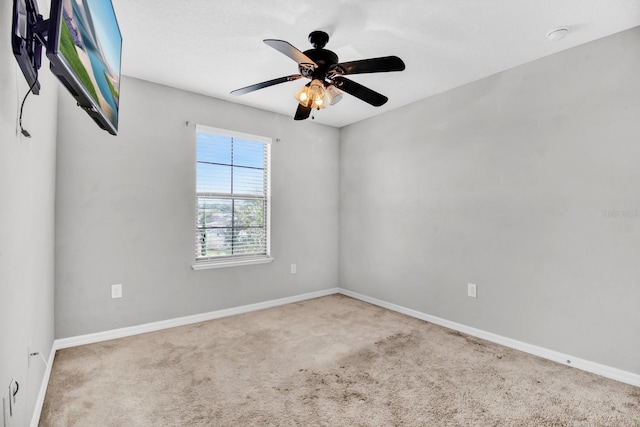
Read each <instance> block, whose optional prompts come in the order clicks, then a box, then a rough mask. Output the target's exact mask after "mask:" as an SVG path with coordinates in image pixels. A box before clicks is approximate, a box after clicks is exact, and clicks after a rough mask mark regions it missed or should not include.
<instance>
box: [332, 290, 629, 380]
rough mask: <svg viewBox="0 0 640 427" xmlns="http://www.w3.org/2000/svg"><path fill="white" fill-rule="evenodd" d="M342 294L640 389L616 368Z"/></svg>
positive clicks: (398, 307) (356, 295)
mask: <svg viewBox="0 0 640 427" xmlns="http://www.w3.org/2000/svg"><path fill="white" fill-rule="evenodd" d="M338 289H339V292H340V293H341V294H343V295H346V296H349V297H352V298H355V299H358V300H360V301H364V302H368V303H370V304H373V305H377V306H380V307H384V308H387V309H389V310H392V311H396V312H398V313H402V314H406V315H407V316H411V317H415V318H417V319H421V320H425V321H427V322H430V323H434V324H436V325H440V326H444V327H445V328H449V329H453V330H455V331H459V332H462V333H465V334H468V335H472V336H474V337H477V338H481V339H484V340H487V341H491V342H494V343H496V344H500V345H504V346H505V347H510V348H513V349H515V350H520V351H523V352H525V353H529V354H532V355H534V356H538V357H542V358H543V359H548V360H552V361H554V362H558V363H561V364H563V365H567V366H571V367H573V368H577V369H581V370H583V371H587V372H591V373H593V374H597V375H600V376H603V377H605V378H610V379H612V380H616V381H620V382H622V383H625V384H630V385H633V386H636V387H640V375H638V374H634V373H633V372H628V371H623V370H621V369H617V368H612V367H610V366H606V365H602V364H600V363H595V362H591V361H589V360H585V359H580V358H578V357H574V356H571V355H568V354H564V353H560V352H557V351H554V350H549V349H546V348H543V347H538V346H536V345H532V344H527V343H525V342H522V341H518V340H514V339H511V338H507V337H503V336H501V335H497V334H493V333H491V332H486V331H483V330H481V329H476V328H472V327H471V326H466V325H463V324H460V323H456V322H452V321H450V320H446V319H442V318H440V317H436V316H431V315H429V314H425V313H422V312H419V311H416V310H412V309H410V308H406V307H402V306H400V305H396V304H392V303H389V302H386V301H382V300H379V299H376V298H371V297H368V296H366V295H362V294H359V293H357V292H353V291H349V290H347V289H342V288H338Z"/></svg>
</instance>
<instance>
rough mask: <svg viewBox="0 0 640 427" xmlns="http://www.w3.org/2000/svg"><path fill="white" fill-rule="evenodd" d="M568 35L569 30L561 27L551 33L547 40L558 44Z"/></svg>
mask: <svg viewBox="0 0 640 427" xmlns="http://www.w3.org/2000/svg"><path fill="white" fill-rule="evenodd" d="M567 34H569V28H567V27H560V28H556V29H555V30H553V31H550V32H549V33H548V34H547V38H548V39H549V41H552V42H558V41H560V40H562V39H563V38H565V37H566V36H567Z"/></svg>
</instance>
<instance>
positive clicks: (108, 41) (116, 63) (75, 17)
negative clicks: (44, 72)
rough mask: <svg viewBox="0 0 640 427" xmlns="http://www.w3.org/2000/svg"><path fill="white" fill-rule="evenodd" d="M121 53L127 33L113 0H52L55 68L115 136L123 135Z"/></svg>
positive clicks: (50, 36)
mask: <svg viewBox="0 0 640 427" xmlns="http://www.w3.org/2000/svg"><path fill="white" fill-rule="evenodd" d="M18 1H20V0H18ZM27 1H30V0H27ZM121 54H122V35H121V33H120V27H119V26H118V20H117V19H116V15H115V11H114V9H113V4H112V3H111V0H52V1H51V13H50V15H49V29H48V39H47V57H48V58H49V61H50V62H51V72H53V74H55V75H56V76H57V77H58V79H59V80H60V81H61V82H62V84H63V85H64V86H65V87H66V88H67V90H68V91H69V92H70V93H71V95H73V97H74V98H75V99H76V101H77V102H78V105H79V106H80V107H82V108H83V109H84V110H85V111H86V112H87V113H88V114H89V115H90V116H91V117H92V118H93V119H94V120H95V121H96V123H98V125H99V126H100V127H101V128H103V129H104V130H106V131H107V132H109V133H111V134H113V135H117V133H118V114H119V109H120V108H119V107H120V59H121Z"/></svg>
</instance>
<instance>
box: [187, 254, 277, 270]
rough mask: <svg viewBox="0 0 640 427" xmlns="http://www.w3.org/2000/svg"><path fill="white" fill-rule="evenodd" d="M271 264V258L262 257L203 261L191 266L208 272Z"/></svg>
mask: <svg viewBox="0 0 640 427" xmlns="http://www.w3.org/2000/svg"><path fill="white" fill-rule="evenodd" d="M271 262H273V258H270V257H264V258H249V259H234V260H230V259H225V260H220V261H203V262H199V263H196V264H193V265H192V266H191V268H192V269H194V270H196V271H198V270H209V269H212V268H227V267H241V266H243V265H254V264H269V263H271Z"/></svg>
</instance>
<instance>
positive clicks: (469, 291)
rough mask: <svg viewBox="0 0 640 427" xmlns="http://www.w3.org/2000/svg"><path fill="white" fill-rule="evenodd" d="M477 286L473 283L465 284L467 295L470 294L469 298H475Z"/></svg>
mask: <svg viewBox="0 0 640 427" xmlns="http://www.w3.org/2000/svg"><path fill="white" fill-rule="evenodd" d="M476 291H477V287H476V285H475V284H474V283H468V284H467V295H468V296H470V297H471V298H476V297H477V292H476Z"/></svg>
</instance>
